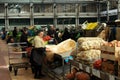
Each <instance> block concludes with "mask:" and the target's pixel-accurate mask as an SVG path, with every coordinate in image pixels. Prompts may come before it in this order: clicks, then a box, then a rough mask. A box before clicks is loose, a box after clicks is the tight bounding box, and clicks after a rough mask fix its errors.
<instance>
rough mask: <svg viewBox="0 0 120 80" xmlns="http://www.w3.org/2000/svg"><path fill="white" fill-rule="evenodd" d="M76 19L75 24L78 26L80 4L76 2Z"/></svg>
mask: <svg viewBox="0 0 120 80" xmlns="http://www.w3.org/2000/svg"><path fill="white" fill-rule="evenodd" d="M75 12H76V19H75V26H76V27H78V26H79V4H76V10H75Z"/></svg>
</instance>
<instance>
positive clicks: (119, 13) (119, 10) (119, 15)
mask: <svg viewBox="0 0 120 80" xmlns="http://www.w3.org/2000/svg"><path fill="white" fill-rule="evenodd" d="M118 19H120V0H118Z"/></svg>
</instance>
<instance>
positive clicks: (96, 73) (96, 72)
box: [92, 69, 100, 78]
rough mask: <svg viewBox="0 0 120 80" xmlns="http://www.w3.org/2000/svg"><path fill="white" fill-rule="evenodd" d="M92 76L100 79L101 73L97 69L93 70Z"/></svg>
mask: <svg viewBox="0 0 120 80" xmlns="http://www.w3.org/2000/svg"><path fill="white" fill-rule="evenodd" d="M92 74H93V75H95V76H97V77H98V78H100V71H99V70H96V69H92Z"/></svg>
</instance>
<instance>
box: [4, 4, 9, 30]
mask: <svg viewBox="0 0 120 80" xmlns="http://www.w3.org/2000/svg"><path fill="white" fill-rule="evenodd" d="M4 5H5V13H4V14H5V28H6V29H7V30H8V29H9V19H8V3H5V4H4Z"/></svg>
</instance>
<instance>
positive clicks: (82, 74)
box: [76, 72, 90, 80]
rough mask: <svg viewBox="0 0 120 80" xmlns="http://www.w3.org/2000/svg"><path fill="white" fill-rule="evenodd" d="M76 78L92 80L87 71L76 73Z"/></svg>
mask: <svg viewBox="0 0 120 80" xmlns="http://www.w3.org/2000/svg"><path fill="white" fill-rule="evenodd" d="M76 80H90V76H89V75H88V74H87V73H85V72H78V73H76Z"/></svg>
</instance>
